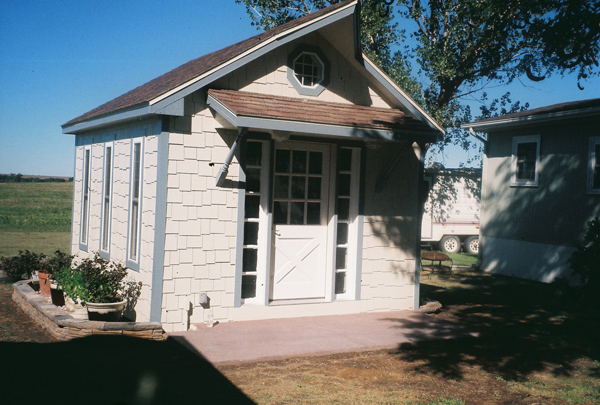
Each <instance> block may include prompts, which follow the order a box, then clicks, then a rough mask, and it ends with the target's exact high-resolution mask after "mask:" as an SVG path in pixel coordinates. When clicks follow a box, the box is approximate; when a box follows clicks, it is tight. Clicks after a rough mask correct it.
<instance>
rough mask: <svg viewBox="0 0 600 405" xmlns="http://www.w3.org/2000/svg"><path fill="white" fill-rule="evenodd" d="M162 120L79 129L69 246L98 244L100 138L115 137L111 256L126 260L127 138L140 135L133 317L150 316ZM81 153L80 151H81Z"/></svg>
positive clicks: (96, 247) (132, 273) (85, 254)
mask: <svg viewBox="0 0 600 405" xmlns="http://www.w3.org/2000/svg"><path fill="white" fill-rule="evenodd" d="M159 133H160V122H151V123H147V124H137V125H134V126H127V127H123V128H119V129H112V130H104V131H98V132H94V133H92V134H89V135H78V137H77V147H76V152H75V153H76V155H77V159H76V162H75V178H74V181H75V193H74V199H75V204H74V210H73V211H74V212H73V225H74V226H73V232H74V234H73V238H72V240H73V242H72V246H71V252H72V253H73V254H75V255H77V256H78V257H88V256H92V255H93V254H94V253H96V252H98V251H99V250H100V227H101V214H102V185H103V182H102V180H103V179H102V175H103V164H104V143H105V142H113V145H114V146H113V147H114V174H113V198H112V204H113V211H112V220H111V240H110V243H111V246H110V259H111V260H114V261H118V262H121V263H125V261H126V253H127V252H126V247H127V230H128V211H129V189H130V187H129V179H130V175H129V171H130V168H131V138H132V136H133V137H136V136H144V134H145V140H144V152H145V153H144V158H143V170H144V175H143V184H142V198H143V200H142V219H141V221H142V228H141V235H140V236H141V248H140V269H139V272H137V271H132V270H130V271H129V276H130V277H131V278H133V279H135V280H136V281H142V283H143V284H144V286H143V288H142V295H141V297H140V299H139V300H138V303H137V306H136V308H135V310H136V319H137V320H138V321H148V320H149V318H150V292H151V281H152V265H153V263H152V256H153V248H154V247H153V243H154V209H155V206H156V203H155V199H156V177H157V176H156V167H157V159H156V155H157V151H158V134H159ZM90 144H91V145H92V167H91V194H90V198H91V199H90V224H89V226H90V227H89V239H88V245H87V246H88V250H87V252H86V251H82V250H80V248H79V229H80V227H79V221H80V217H81V216H80V209H81V203H80V201H81V181H82V176H83V154H82V150H83V148H84V145H90ZM80 155H81V156H80Z"/></svg>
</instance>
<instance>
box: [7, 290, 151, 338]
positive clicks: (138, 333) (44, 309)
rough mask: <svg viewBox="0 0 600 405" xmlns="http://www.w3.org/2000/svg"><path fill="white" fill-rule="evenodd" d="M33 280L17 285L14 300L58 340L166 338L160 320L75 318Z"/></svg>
mask: <svg viewBox="0 0 600 405" xmlns="http://www.w3.org/2000/svg"><path fill="white" fill-rule="evenodd" d="M32 284H33V282H32V281H31V280H23V281H18V282H16V283H14V284H13V289H14V290H13V300H14V301H15V302H16V303H17V305H19V307H20V308H21V309H22V310H23V311H25V312H26V313H27V314H28V315H29V316H30V317H31V318H32V319H33V320H34V321H36V322H37V323H38V324H39V325H41V326H42V327H44V328H45V329H46V330H48V332H49V333H50V334H51V335H52V336H54V337H55V338H56V339H58V340H71V339H74V338H78V337H85V336H91V335H125V336H132V337H139V338H144V339H150V340H162V339H163V330H162V325H161V324H160V323H159V322H102V321H88V320H83V319H75V318H73V317H72V316H71V315H69V313H67V312H66V311H64V310H63V309H62V308H60V307H57V306H56V305H54V304H52V301H51V299H50V298H44V297H42V296H41V295H40V294H39V293H37V292H36V291H35V290H34V288H33V286H32Z"/></svg>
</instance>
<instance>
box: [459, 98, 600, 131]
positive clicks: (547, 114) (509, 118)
mask: <svg viewBox="0 0 600 405" xmlns="http://www.w3.org/2000/svg"><path fill="white" fill-rule="evenodd" d="M587 115H600V98H594V99H589V100H579V101H570V102H567V103H558V104H552V105H549V106H546V107H540V108H535V109H533V110H527V111H520V112H516V113H510V114H505V115H501V116H499V117H490V118H484V119H482V120H478V121H474V122H471V123H468V124H463V125H462V126H461V127H462V128H472V129H474V130H477V131H485V130H489V129H494V128H500V127H507V126H517V125H527V124H535V123H539V122H547V121H554V120H558V119H565V118H575V117H582V116H587Z"/></svg>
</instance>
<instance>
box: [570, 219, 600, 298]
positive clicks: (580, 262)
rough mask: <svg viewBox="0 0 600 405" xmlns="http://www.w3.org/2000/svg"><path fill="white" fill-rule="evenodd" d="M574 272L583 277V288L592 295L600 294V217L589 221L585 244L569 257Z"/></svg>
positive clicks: (596, 296) (584, 239)
mask: <svg viewBox="0 0 600 405" xmlns="http://www.w3.org/2000/svg"><path fill="white" fill-rule="evenodd" d="M569 264H570V265H571V269H572V270H573V273H575V274H577V275H579V277H581V282H582V288H583V290H585V292H586V293H589V294H590V296H592V297H595V298H598V296H599V294H600V218H599V217H596V218H594V219H593V220H591V221H589V222H588V229H587V232H586V234H585V236H584V238H583V244H582V245H580V246H578V247H577V251H575V252H573V254H572V255H571V258H570V259H569Z"/></svg>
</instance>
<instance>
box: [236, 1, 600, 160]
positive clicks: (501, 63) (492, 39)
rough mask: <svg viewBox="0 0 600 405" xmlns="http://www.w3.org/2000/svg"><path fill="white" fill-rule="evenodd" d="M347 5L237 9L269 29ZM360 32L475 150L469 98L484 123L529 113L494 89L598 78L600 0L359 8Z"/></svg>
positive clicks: (452, 134)
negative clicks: (555, 78)
mask: <svg viewBox="0 0 600 405" xmlns="http://www.w3.org/2000/svg"><path fill="white" fill-rule="evenodd" d="M340 1H341V0H236V2H237V3H243V4H244V5H245V6H246V10H247V12H248V13H249V15H250V17H251V19H252V24H253V25H257V26H258V27H260V28H263V29H270V28H273V27H274V26H277V25H280V24H282V23H285V22H287V21H290V20H292V19H294V18H298V17H300V16H302V15H306V14H308V13H311V12H313V11H316V10H318V9H321V8H323V7H326V6H329V5H332V4H335V3H339V2H340ZM395 17H397V18H398V19H399V21H402V26H403V27H404V26H409V27H412V30H411V32H408V33H407V32H406V30H405V29H400V28H399V27H398V23H397V22H396V18H395ZM361 24H362V26H361V29H362V32H361V34H362V37H361V41H362V45H363V49H364V51H365V53H366V54H367V55H368V56H369V57H370V58H371V59H373V60H374V61H375V62H376V63H377V64H378V65H379V66H381V67H382V68H383V69H384V70H385V71H386V73H388V74H389V75H390V77H391V78H392V79H394V80H395V81H396V82H397V83H398V84H399V85H400V86H401V87H402V88H403V89H404V90H405V91H407V92H408V93H409V94H411V96H412V97H413V98H414V99H415V100H417V101H418V102H420V103H421V104H422V105H423V106H424V108H425V109H426V110H427V111H428V113H429V114H431V115H432V116H433V117H434V118H435V119H436V120H437V121H438V122H439V123H440V124H441V125H442V126H444V127H446V128H448V131H447V136H446V139H445V140H444V143H445V144H447V143H454V144H459V145H461V146H463V147H464V148H468V147H469V146H470V139H469V137H468V135H466V133H465V131H461V130H459V129H458V127H459V126H460V124H462V123H464V122H468V121H470V120H472V118H473V117H472V114H471V110H470V108H469V107H468V106H466V105H465V104H464V102H463V100H464V99H465V97H470V98H471V99H476V100H478V101H479V102H480V103H481V106H482V108H481V109H482V111H481V113H480V115H479V116H478V117H477V118H483V117H486V116H490V115H494V114H498V113H500V114H503V113H508V112H513V111H520V110H523V109H525V108H527V106H528V105H527V104H525V105H521V103H519V102H516V103H514V104H513V103H512V101H511V99H510V94H508V93H507V94H506V95H505V96H503V97H502V98H500V99H496V100H488V98H487V94H486V93H485V91H484V90H485V88H486V86H488V85H490V84H491V83H494V84H508V83H511V82H512V81H513V80H515V79H517V78H521V77H527V79H528V80H532V81H540V80H543V79H544V78H546V77H549V76H551V75H552V74H561V75H562V74H565V73H574V72H577V76H578V86H580V87H582V83H585V81H586V79H587V78H589V77H591V76H594V75H598V69H597V67H598V55H599V54H600V2H599V1H598V0H504V1H497V0H469V1H465V0H429V1H426V0H362V1H361ZM415 75H419V76H422V77H424V78H425V83H424V84H420V82H419V81H417V80H415V78H414V76H415Z"/></svg>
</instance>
